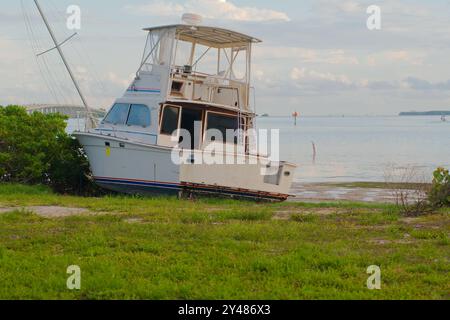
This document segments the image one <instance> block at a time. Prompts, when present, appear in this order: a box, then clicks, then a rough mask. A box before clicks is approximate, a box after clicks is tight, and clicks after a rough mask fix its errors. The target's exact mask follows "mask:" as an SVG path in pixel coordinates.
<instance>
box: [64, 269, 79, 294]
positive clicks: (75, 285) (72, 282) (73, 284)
mask: <svg viewBox="0 0 450 320" xmlns="http://www.w3.org/2000/svg"><path fill="white" fill-rule="evenodd" d="M67 274H70V276H69V277H68V278H67V283H66V284H67V289H69V290H80V289H81V268H80V267H79V266H69V267H68V268H67Z"/></svg>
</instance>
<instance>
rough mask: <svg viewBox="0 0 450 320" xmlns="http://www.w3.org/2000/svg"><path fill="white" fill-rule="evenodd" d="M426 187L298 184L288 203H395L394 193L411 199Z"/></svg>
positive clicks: (372, 183) (365, 184)
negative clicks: (405, 195) (404, 194)
mask: <svg viewBox="0 0 450 320" xmlns="http://www.w3.org/2000/svg"><path fill="white" fill-rule="evenodd" d="M426 187H428V185H427V184H418V183H385V182H341V183H338V182H332V183H298V182H294V184H293V185H292V188H291V193H292V194H293V197H292V198H290V199H289V200H288V201H289V202H322V201H325V202H326V201H351V202H367V203H388V204H393V203H396V192H398V191H399V190H403V191H404V192H407V193H409V194H411V198H414V195H415V194H417V193H418V190H423V189H425V188H426Z"/></svg>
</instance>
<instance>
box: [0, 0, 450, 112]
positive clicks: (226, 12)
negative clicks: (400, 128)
mask: <svg viewBox="0 0 450 320" xmlns="http://www.w3.org/2000/svg"><path fill="white" fill-rule="evenodd" d="M40 3H41V5H42V6H43V8H44V10H45V11H46V12H47V14H48V17H49V20H50V23H51V24H52V26H53V27H54V29H55V30H56V36H57V37H58V39H59V40H60V41H62V40H64V39H65V38H67V37H68V36H70V35H71V34H72V33H73V31H70V30H68V29H67V28H66V26H65V25H66V19H67V17H68V15H67V14H66V8H67V7H68V6H69V5H78V6H79V7H80V8H81V13H82V15H81V29H80V30H78V31H77V33H78V35H77V36H76V37H75V38H73V39H72V40H71V41H70V42H68V43H67V44H65V45H64V48H63V49H64V51H65V53H66V54H67V56H68V60H69V61H70V64H71V66H72V68H73V69H74V70H75V74H76V77H77V78H78V79H79V81H80V83H81V86H82V88H83V91H85V93H86V96H87V99H88V101H89V104H90V105H92V106H94V107H102V108H106V109H107V108H109V106H110V105H111V103H113V101H114V99H115V98H117V97H120V96H121V95H122V93H123V92H124V90H125V89H126V87H127V86H128V84H129V82H130V79H131V78H132V75H133V74H134V73H135V71H136V69H137V67H138V66H139V62H140V60H141V57H142V50H143V46H144V44H145V36H146V35H145V33H144V32H143V31H142V28H144V27H150V26H155V25H165V24H173V23H179V22H180V17H181V15H182V14H183V13H186V12H193V13H198V14H201V15H202V16H203V17H204V24H206V25H213V26H219V27H223V28H230V29H233V30H236V31H240V32H242V33H246V34H249V35H252V36H254V37H257V38H259V39H262V40H263V43H261V44H258V45H257V46H256V47H255V49H254V52H253V53H254V57H253V75H252V79H253V86H254V87H255V88H256V95H257V111H258V113H269V114H271V115H290V114H291V113H292V112H293V111H298V112H300V113H301V114H303V115H307V116H315V115H319V116H322V115H344V114H345V115H394V114H398V113H399V112H401V111H411V110H416V111H424V110H432V109H434V110H436V109H437V110H442V109H444V110H445V109H447V110H448V109H450V19H449V17H450V1H448V0H445V1H444V0H428V1H424V0H422V1H415V0H379V1H375V0H369V1H366V0H360V1H356V0H280V1H268V0H258V1H256V0H168V1H162V0H123V1H120V0H108V1H106V0H97V1H91V0H79V1H75V0H58V1H56V0H40ZM370 5H377V6H379V7H380V9H381V29H380V30H369V29H368V28H367V24H366V21H367V19H368V18H369V16H370V14H368V13H367V8H368V7H369V6H370ZM26 21H29V25H31V26H32V36H30V33H31V32H30V30H28V31H27V24H26V23H25V22H26ZM51 47H52V45H51V42H50V38H49V36H48V34H47V33H46V31H45V29H44V25H43V23H42V21H41V20H40V19H39V17H38V15H37V11H36V9H35V7H33V1H32V0H2V1H1V4H0V74H1V77H0V105H7V104H30V103H71V104H72V103H73V104H80V101H79V99H78V97H77V96H76V94H75V90H74V88H73V85H72V84H71V83H70V80H69V78H68V75H67V73H66V72H65V71H64V69H63V66H62V64H61V61H60V59H59V58H58V56H57V55H56V52H55V51H52V52H50V53H48V54H46V55H44V56H40V57H38V58H37V57H36V53H37V52H41V51H45V50H46V49H49V48H51Z"/></svg>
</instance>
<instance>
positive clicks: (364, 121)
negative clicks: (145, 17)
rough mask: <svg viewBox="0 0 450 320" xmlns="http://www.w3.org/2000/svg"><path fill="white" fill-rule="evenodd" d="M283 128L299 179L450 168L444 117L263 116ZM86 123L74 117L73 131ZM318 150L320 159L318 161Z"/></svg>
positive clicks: (285, 149) (286, 153)
mask: <svg viewBox="0 0 450 320" xmlns="http://www.w3.org/2000/svg"><path fill="white" fill-rule="evenodd" d="M257 124H258V129H280V140H281V141H280V143H281V146H280V152H281V155H280V158H281V159H282V160H287V161H290V162H293V163H296V164H298V165H299V168H298V170H297V174H296V177H295V178H296V181H298V182H341V181H385V176H386V173H388V174H391V172H390V170H392V168H399V167H415V168H417V171H418V173H420V174H422V175H424V176H427V177H431V173H432V171H433V170H434V169H435V168H436V167H438V166H444V167H450V122H442V121H441V119H440V117H346V118H343V117H307V118H301V119H299V120H298V124H297V126H294V122H293V119H291V118H281V117H280V118H275V117H268V118H258V121H257ZM78 128H84V123H83V120H82V119H81V120H77V119H71V120H69V124H68V129H67V131H68V132H73V131H74V130H77V129H78ZM314 149H315V153H316V155H315V161H314Z"/></svg>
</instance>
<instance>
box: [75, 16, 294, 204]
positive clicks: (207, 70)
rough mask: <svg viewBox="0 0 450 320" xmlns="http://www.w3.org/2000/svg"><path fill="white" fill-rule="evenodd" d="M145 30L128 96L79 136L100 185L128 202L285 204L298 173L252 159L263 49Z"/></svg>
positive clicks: (242, 40) (168, 29) (220, 36)
mask: <svg viewBox="0 0 450 320" xmlns="http://www.w3.org/2000/svg"><path fill="white" fill-rule="evenodd" d="M144 30H145V31H146V32H147V40H146V45H145V49H144V53H143V58H142V62H141V64H140V66H139V68H138V70H137V72H136V77H135V79H134V80H133V81H132V83H131V85H130V86H129V88H128V89H127V90H126V92H125V93H124V95H123V96H122V97H121V98H119V99H117V100H116V101H115V103H114V104H113V106H112V107H111V109H110V111H109V112H108V114H107V115H106V117H105V118H104V119H103V120H102V121H101V122H100V124H99V125H98V126H97V127H95V128H87V129H86V130H85V131H84V132H75V133H74V135H75V136H76V137H77V139H78V140H79V141H80V143H81V144H82V146H83V147H84V149H85V152H86V154H87V155H88V158H89V161H90V164H91V169H92V172H93V174H94V177H95V181H96V183H98V184H99V185H100V186H102V187H104V188H107V189H111V190H114V191H118V192H124V193H131V194H155V193H163V194H167V193H170V194H178V195H180V196H186V195H188V196H190V195H193V194H206V195H208V194H212V195H219V196H230V197H236V198H250V199H261V200H271V201H283V200H286V199H287V198H288V197H289V190H290V187H291V184H292V179H293V175H294V171H295V169H296V166H295V165H293V164H290V163H287V162H282V161H279V160H273V157H268V155H267V154H266V155H264V156H263V155H261V153H262V152H259V154H258V151H255V145H256V140H257V139H256V138H255V137H256V136H257V135H256V131H255V130H254V129H255V123H254V120H255V116H256V115H255V112H254V110H253V108H252V107H251V100H252V99H251V86H250V75H251V52H252V46H253V45H254V44H256V43H259V42H260V40H258V39H255V38H253V37H250V36H247V35H244V34H241V33H238V32H234V31H230V30H225V29H221V28H215V27H208V26H200V25H193V24H178V25H169V26H162V27H155V28H147V29H144ZM249 132H252V134H249ZM230 133H231V134H230ZM260 142H261V141H260ZM266 149H267V148H266Z"/></svg>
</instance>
